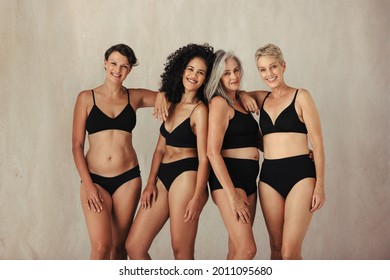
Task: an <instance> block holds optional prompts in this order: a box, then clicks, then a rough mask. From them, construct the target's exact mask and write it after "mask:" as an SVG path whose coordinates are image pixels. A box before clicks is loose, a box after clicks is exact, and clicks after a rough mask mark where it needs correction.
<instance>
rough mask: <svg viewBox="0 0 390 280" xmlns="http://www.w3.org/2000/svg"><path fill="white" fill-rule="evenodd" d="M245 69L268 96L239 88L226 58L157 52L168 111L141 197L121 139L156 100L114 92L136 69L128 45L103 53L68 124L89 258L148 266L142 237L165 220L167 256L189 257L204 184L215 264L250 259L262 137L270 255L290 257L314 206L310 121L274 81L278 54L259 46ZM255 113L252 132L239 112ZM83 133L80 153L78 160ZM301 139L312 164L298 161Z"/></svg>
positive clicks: (305, 105)
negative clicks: (221, 242)
mask: <svg viewBox="0 0 390 280" xmlns="http://www.w3.org/2000/svg"><path fill="white" fill-rule="evenodd" d="M256 63H257V66H258V70H259V73H260V76H261V78H262V79H263V81H264V82H265V83H266V85H267V86H269V87H270V88H271V92H269V93H267V92H264V91H256V92H248V93H246V92H240V91H239V87H240V80H241V76H242V73H243V71H242V66H241V62H240V60H239V59H238V58H237V57H236V56H235V55H234V54H233V53H229V52H225V51H222V50H220V51H217V52H216V53H215V54H213V49H212V47H210V46H208V45H207V44H205V45H196V44H189V45H187V46H185V47H183V48H180V49H179V50H177V51H176V52H174V53H173V54H171V55H170V56H169V57H168V59H167V63H166V65H165V70H164V73H163V74H162V76H161V77H162V86H161V88H160V91H161V92H164V93H165V94H166V98H167V101H168V105H167V106H168V107H169V115H168V117H167V119H166V121H165V122H164V123H163V124H162V125H161V127H160V135H159V139H158V142H157V145H156V149H155V152H154V155H153V160H152V164H151V169H150V173H149V177H148V182H147V185H146V187H145V189H144V191H143V193H142V196H141V178H140V171H139V167H138V161H137V157H136V154H135V151H134V149H133V147H132V144H131V139H132V129H133V128H134V126H135V120H136V115H135V111H136V110H137V109H138V108H142V107H151V106H154V104H155V101H156V96H157V95H158V94H157V93H156V92H154V91H149V90H144V89H126V88H124V87H123V85H122V83H123V81H124V80H125V79H126V77H127V75H128V74H129V73H130V71H131V69H132V67H133V66H135V65H136V64H137V60H136V58H135V55H134V52H133V51H132V50H131V49H130V48H129V47H128V46H126V45H116V46H113V47H112V48H110V49H109V50H108V51H107V52H106V55H105V60H104V65H105V69H106V79H105V82H104V83H103V85H101V86H99V87H97V88H96V89H94V90H90V91H83V92H81V93H80V94H79V97H78V99H77V101H76V105H75V112H74V122H73V155H74V160H75V164H76V167H77V170H78V172H79V175H80V177H81V180H82V184H81V189H80V195H81V201H82V205H83V211H84V215H85V218H86V222H87V227H88V232H89V235H90V239H91V258H93V259H108V258H111V259H118V258H122V259H125V258H127V255H128V256H129V257H130V259H150V255H149V254H148V250H149V248H150V246H151V244H152V242H153V239H154V238H155V236H156V235H157V234H158V232H159V231H160V230H161V228H162V227H163V225H164V224H165V223H166V221H167V220H168V219H170V231H171V244H172V248H173V252H174V257H175V259H193V258H194V248H195V238H196V233H197V227H198V221H199V216H200V213H201V211H202V209H203V206H204V205H205V203H206V201H207V196H208V192H207V188H206V184H207V181H209V186H210V190H211V195H212V198H213V201H214V203H215V204H216V205H217V206H218V208H219V211H220V214H221V217H222V220H223V222H224V224H225V227H226V230H227V232H228V255H227V259H252V258H254V256H255V254H256V243H255V240H254V236H253V231H252V225H253V222H254V217H255V211H256V204H257V176H258V173H259V151H258V148H259V147H262V146H263V145H262V141H264V162H263V163H262V169H261V173H260V183H259V197H260V205H261V207H262V210H263V215H264V218H265V222H266V225H267V229H268V232H269V237H270V245H271V258H272V259H282V258H283V259H290V258H294V259H299V258H301V247H302V243H303V239H304V236H305V233H306V232H307V229H308V226H309V223H310V219H311V217H312V214H313V212H314V211H315V210H317V209H319V208H320V207H321V206H322V205H323V203H324V200H325V195H324V150H323V144H322V135H321V128H320V121H319V116H318V113H317V111H316V108H315V105H314V102H313V100H312V99H311V97H310V94H309V93H308V92H307V91H306V90H303V89H299V90H298V89H294V88H291V87H289V86H287V85H286V83H285V82H284V78H283V74H284V71H285V69H286V64H285V62H284V59H283V56H282V53H281V51H280V49H279V48H278V47H276V46H274V45H271V44H270V45H266V46H265V47H263V48H260V49H259V50H258V51H257V52H256ZM161 95H162V94H160V96H161ZM162 99H163V98H160V100H162ZM163 103H164V102H163ZM206 104H207V105H208V106H207V105H206ZM164 106H165V105H164ZM164 106H163V107H164ZM257 108H260V120H259V124H260V128H261V132H262V134H263V137H261V133H260V130H259V126H258V123H257V122H256V120H255V119H254V118H253V116H252V114H250V113H247V112H246V111H248V110H249V111H254V110H256V109H257ZM86 130H87V131H88V133H89V135H88V139H89V150H88V152H87V153H86V155H85V156H84V142H85V135H86V133H85V131H86ZM308 140H310V143H311V145H312V146H313V154H314V158H315V164H314V163H313V161H312V160H311V159H309V156H308V154H309V142H308ZM209 163H210V164H211V169H210V168H209ZM140 197H141V198H140ZM139 200H140V207H139V210H138V213H137V215H136V218H135V219H134V224H133V225H132V221H133V218H134V215H135V211H136V209H137V204H138V201H139ZM126 239H127V241H126ZM125 242H126V246H125ZM126 249H127V253H126Z"/></svg>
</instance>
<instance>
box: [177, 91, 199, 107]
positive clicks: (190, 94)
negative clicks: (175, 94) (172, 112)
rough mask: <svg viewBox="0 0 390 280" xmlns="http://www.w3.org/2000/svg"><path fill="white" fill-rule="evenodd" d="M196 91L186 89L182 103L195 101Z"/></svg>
mask: <svg viewBox="0 0 390 280" xmlns="http://www.w3.org/2000/svg"><path fill="white" fill-rule="evenodd" d="M195 99H196V91H186V92H184V93H183V95H182V96H181V100H180V103H182V104H183V103H195V101H196V100H195Z"/></svg>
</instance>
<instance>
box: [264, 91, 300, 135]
mask: <svg viewBox="0 0 390 280" xmlns="http://www.w3.org/2000/svg"><path fill="white" fill-rule="evenodd" d="M297 93H298V89H297V90H296V92H295V95H294V99H293V101H292V102H291V104H290V105H289V106H287V107H286V108H285V109H284V110H283V111H282V112H281V113H280V114H279V116H278V117H277V118H276V120H275V124H273V123H272V120H271V117H270V116H269V115H268V113H267V112H266V111H265V110H264V103H265V100H266V99H267V98H268V96H269V95H270V94H271V93H270V92H269V93H268V94H267V96H266V97H265V99H264V101H263V104H262V105H261V108H260V121H259V124H260V128H261V131H262V133H263V135H267V134H270V133H278V132H296V133H303V134H307V129H306V125H305V124H304V123H303V122H301V120H300V119H299V118H298V114H297V112H296V110H295V99H296V97H297Z"/></svg>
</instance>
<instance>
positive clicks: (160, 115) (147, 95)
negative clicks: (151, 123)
mask: <svg viewBox="0 0 390 280" xmlns="http://www.w3.org/2000/svg"><path fill="white" fill-rule="evenodd" d="M129 91H130V95H131V99H132V100H134V101H133V104H134V107H135V108H134V110H137V109H139V108H146V107H154V111H153V116H154V117H155V118H156V119H159V120H160V121H165V120H166V118H167V116H168V101H167V99H166V97H165V94H164V93H163V92H157V91H153V90H149V89H144V88H132V89H129Z"/></svg>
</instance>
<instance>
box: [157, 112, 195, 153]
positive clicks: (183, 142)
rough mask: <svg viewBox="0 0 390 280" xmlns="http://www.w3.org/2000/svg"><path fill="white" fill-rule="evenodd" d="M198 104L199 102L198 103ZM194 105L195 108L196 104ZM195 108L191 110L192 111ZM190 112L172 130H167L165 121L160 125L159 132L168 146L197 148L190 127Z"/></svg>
mask: <svg viewBox="0 0 390 280" xmlns="http://www.w3.org/2000/svg"><path fill="white" fill-rule="evenodd" d="M198 105H199V104H198ZM198 105H196V106H195V108H196V107H197V106H198ZM195 108H194V109H193V110H192V112H194V110H195ZM192 112H191V114H190V115H189V116H188V118H186V119H185V120H184V121H183V122H182V123H181V124H179V125H178V126H176V127H175V129H174V130H172V131H171V132H168V131H167V130H166V128H165V122H163V123H162V124H161V126H160V133H161V135H162V136H163V137H164V138H165V141H166V144H167V145H168V146H173V147H178V148H194V149H196V148H197V145H196V135H195V134H194V133H193V132H192V129H191V115H192Z"/></svg>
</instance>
